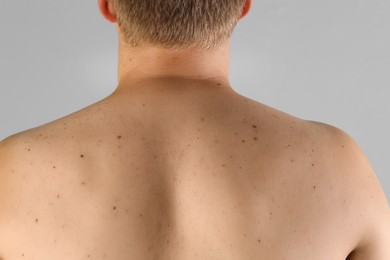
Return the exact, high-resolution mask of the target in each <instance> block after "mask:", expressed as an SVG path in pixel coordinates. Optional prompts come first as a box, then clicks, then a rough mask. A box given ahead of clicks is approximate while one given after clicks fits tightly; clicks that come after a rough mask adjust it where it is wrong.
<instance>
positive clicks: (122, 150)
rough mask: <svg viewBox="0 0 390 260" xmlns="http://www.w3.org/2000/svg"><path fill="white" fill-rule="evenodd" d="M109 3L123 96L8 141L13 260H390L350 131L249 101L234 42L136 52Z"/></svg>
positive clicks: (7, 227)
mask: <svg viewBox="0 0 390 260" xmlns="http://www.w3.org/2000/svg"><path fill="white" fill-rule="evenodd" d="M250 6H251V1H248V2H247V5H246V7H245V8H244V10H243V14H242V16H241V18H243V17H245V15H246V14H247V13H248V12H249V10H250ZM99 8H100V11H101V13H102V15H103V17H104V18H106V19H107V20H108V21H110V22H112V23H113V24H114V25H115V27H116V28H117V31H118V36H119V61H118V62H119V70H118V87H117V89H116V90H115V91H114V92H113V93H112V94H111V95H110V96H108V97H107V98H105V99H103V100H101V101H99V102H97V103H95V104H92V105H90V106H88V107H86V108H84V109H82V110H80V111H77V112H75V113H73V114H71V115H68V116H65V117H63V118H60V119H58V120H56V121H53V122H50V123H48V124H45V125H42V126H39V127H36V128H33V129H29V130H26V131H24V132H21V133H18V134H15V135H13V136H11V137H9V138H7V139H5V140H3V141H2V142H0V180H1V181H0V259H1V260H19V259H29V260H30V259H31V260H34V259H36V260H38V259H39V260H51V259H57V260H62V259H75V260H78V259H96V260H100V259H119V260H122V259H123V260H128V259H172V260H176V259H177V260H179V259H232V260H242V259H293V260H295V259H297V260H298V259H299V260H301V259H318V260H322V259H324V260H328V259H335V260H337V259H340V260H341V259H349V260H351V259H352V260H359V259H373V260H386V259H390V255H389V250H388V248H387V247H386V245H388V244H390V239H389V235H390V234H389V233H390V213H389V206H388V202H387V200H386V197H385V194H384V192H383V190H382V188H381V186H380V184H379V182H378V179H377V177H376V175H375V173H374V172H373V170H372V167H371V166H370V163H369V162H368V160H367V158H366V157H365V155H364V154H363V152H362V151H361V150H360V148H359V146H358V144H356V142H355V141H354V140H352V138H351V137H350V136H348V135H347V134H346V133H345V132H343V131H342V130H340V129H338V128H336V127H333V126H330V125H326V124H323V123H319V122H312V121H306V120H303V119H300V118H297V117H294V116H292V115H289V114H287V113H285V112H282V111H279V110H277V109H274V108H271V107H269V106H267V105H265V104H261V103H259V102H257V101H254V100H252V99H250V98H247V97H244V96H242V95H240V94H238V93H237V92H235V91H234V89H233V88H232V86H231V84H230V83H229V79H228V76H229V70H228V68H229V48H230V43H229V42H227V43H226V44H225V45H224V46H221V48H220V49H219V50H217V51H215V52H213V53H207V54H206V53H202V52H200V51H198V50H196V49H187V50H182V51H172V52H168V51H166V50H162V49H158V48H147V49H142V48H138V49H130V48H127V47H126V46H125V44H124V41H123V40H122V36H121V35H120V31H119V30H118V25H117V23H116V19H115V16H114V15H113V12H112V8H110V5H109V4H108V2H107V0H99Z"/></svg>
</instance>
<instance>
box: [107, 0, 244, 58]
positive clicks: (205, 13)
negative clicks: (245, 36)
mask: <svg viewBox="0 0 390 260" xmlns="http://www.w3.org/2000/svg"><path fill="white" fill-rule="evenodd" d="M109 2H111V4H112V6H113V9H114V10H113V11H114V12H115V15H116V18H117V21H118V25H119V28H120V31H121V34H122V36H123V39H124V40H125V42H126V44H127V45H128V46H131V47H149V46H153V47H156V46H157V47H161V48H164V49H169V50H175V49H181V48H192V47H194V48H198V49H201V50H204V51H213V50H215V49H217V48H218V47H220V46H221V45H223V44H225V43H226V42H227V41H228V40H229V39H230V37H231V36H232V33H233V31H234V28H235V27H236V25H237V23H238V21H239V18H240V16H241V14H242V11H243V8H244V6H245V3H246V0H109Z"/></svg>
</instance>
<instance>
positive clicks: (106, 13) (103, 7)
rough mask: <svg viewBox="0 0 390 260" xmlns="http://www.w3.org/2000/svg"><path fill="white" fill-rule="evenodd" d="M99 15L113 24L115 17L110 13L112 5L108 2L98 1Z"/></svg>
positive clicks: (106, 0) (105, 0)
mask: <svg viewBox="0 0 390 260" xmlns="http://www.w3.org/2000/svg"><path fill="white" fill-rule="evenodd" d="M98 4H99V9H100V13H101V14H102V15H103V17H104V18H106V19H107V20H108V21H109V22H111V23H115V22H116V21H117V20H116V17H115V14H113V12H112V5H111V3H110V2H109V1H108V0H98Z"/></svg>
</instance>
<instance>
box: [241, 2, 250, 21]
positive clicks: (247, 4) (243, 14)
mask: <svg viewBox="0 0 390 260" xmlns="http://www.w3.org/2000/svg"><path fill="white" fill-rule="evenodd" d="M252 1H253V0H246V3H245V6H244V9H243V10H242V14H241V17H240V19H242V18H244V17H245V16H246V15H247V14H248V13H249V10H250V9H251V7H252Z"/></svg>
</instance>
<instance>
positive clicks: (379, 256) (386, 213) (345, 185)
mask: <svg viewBox="0 0 390 260" xmlns="http://www.w3.org/2000/svg"><path fill="white" fill-rule="evenodd" d="M308 123H309V124H310V126H311V127H312V129H314V131H313V132H314V133H318V136H321V137H319V141H318V144H320V145H322V146H323V148H322V156H326V157H327V158H326V161H327V165H328V166H327V167H328V171H329V174H327V178H334V179H335V180H337V181H338V183H339V185H338V187H337V190H334V192H336V191H337V197H336V199H337V201H339V200H342V201H344V203H341V204H340V205H343V207H339V208H337V209H336V210H338V211H340V212H343V214H342V217H343V218H345V220H347V222H346V223H345V224H346V225H348V226H351V227H353V228H352V229H351V232H353V233H355V234H356V241H355V243H354V247H353V248H352V250H353V251H352V252H351V254H350V255H349V257H348V258H347V259H349V260H355V259H356V260H360V259H373V260H386V259H390V248H389V247H388V245H390V208H389V204H388V201H387V198H386V195H385V193H384V190H383V188H382V186H381V184H380V182H379V180H378V177H377V176H376V174H375V172H374V169H373V167H372V166H371V163H370V162H369V160H368V158H367V156H366V155H365V153H364V152H363V150H362V148H361V147H360V146H359V144H358V143H357V142H356V141H355V140H354V139H353V138H352V137H351V135H349V134H348V133H346V132H345V131H343V130H342V129H340V128H337V127H335V126H332V125H328V124H324V123H321V122H313V121H308ZM337 201H335V204H337V203H336V202H337Z"/></svg>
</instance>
